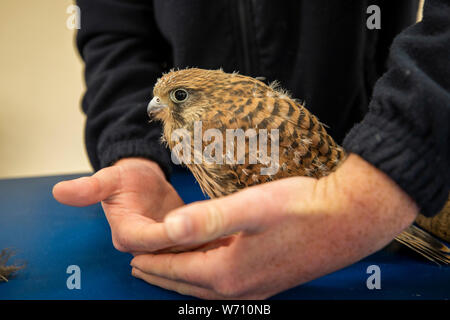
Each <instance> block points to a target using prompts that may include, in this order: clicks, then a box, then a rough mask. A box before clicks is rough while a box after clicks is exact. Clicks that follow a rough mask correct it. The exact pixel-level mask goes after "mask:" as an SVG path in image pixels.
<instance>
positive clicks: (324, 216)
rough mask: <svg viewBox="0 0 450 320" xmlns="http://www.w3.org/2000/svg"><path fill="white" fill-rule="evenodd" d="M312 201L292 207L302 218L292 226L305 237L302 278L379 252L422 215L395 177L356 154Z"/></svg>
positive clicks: (320, 185) (324, 183)
mask: <svg viewBox="0 0 450 320" xmlns="http://www.w3.org/2000/svg"><path fill="white" fill-rule="evenodd" d="M312 199H313V200H312V201H311V202H310V204H309V209H306V210H305V208H302V209H294V210H293V212H300V213H301V214H304V216H302V217H301V220H302V221H301V223H300V221H299V223H297V224H292V227H288V228H293V229H295V228H296V230H295V233H296V234H298V235H301V236H299V237H298V238H299V239H300V240H301V241H300V242H299V243H298V247H297V251H298V252H300V254H299V256H297V257H296V258H295V259H296V261H308V263H305V264H297V266H300V268H299V269H297V272H298V278H297V280H298V281H299V282H306V281H309V280H312V279H314V278H317V277H319V276H322V275H325V274H327V273H330V272H333V271H335V270H338V269H340V268H343V267H345V266H348V265H350V264H352V263H354V262H356V261H358V260H360V259H362V258H364V257H366V256H368V255H370V254H372V253H374V252H376V251H378V250H380V249H381V248H383V247H384V246H386V245H387V244H388V243H389V242H391V241H392V239H393V238H394V237H395V236H397V235H398V234H399V233H401V232H402V231H403V230H404V229H405V228H407V227H408V226H409V225H410V224H411V223H412V222H413V221H414V219H415V218H416V215H417V213H418V208H417V206H416V204H415V202H414V201H413V200H412V199H411V198H410V197H409V196H408V195H407V194H406V193H405V192H404V191H403V190H402V189H401V188H400V187H398V185H397V184H396V183H395V182H394V181H392V179H390V178H389V177H388V176H387V175H386V174H384V173H383V172H381V171H380V170H378V169H376V168H375V167H373V166H372V165H370V164H369V163H367V162H366V161H364V160H363V159H362V158H360V157H359V156H357V155H354V154H352V155H350V156H349V157H348V159H347V160H345V162H344V163H343V164H342V166H341V167H340V168H339V169H338V170H337V171H336V172H334V173H333V174H331V175H330V176H328V177H325V178H322V179H320V180H319V181H318V183H317V185H316V187H315V188H314V192H313V198H312ZM298 206H300V207H302V206H303V204H300V203H299V204H298ZM299 220H300V219H299ZM286 232H289V231H286ZM293 232H294V231H293Z"/></svg>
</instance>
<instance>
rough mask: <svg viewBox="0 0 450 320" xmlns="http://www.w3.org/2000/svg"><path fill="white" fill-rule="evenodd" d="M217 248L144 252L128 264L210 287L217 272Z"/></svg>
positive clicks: (152, 272)
mask: <svg viewBox="0 0 450 320" xmlns="http://www.w3.org/2000/svg"><path fill="white" fill-rule="evenodd" d="M218 250H220V249H215V250H212V251H208V253H205V252H200V251H192V252H185V253H167V254H145V255H140V256H136V257H134V258H133V260H131V263H130V265H131V266H132V267H135V268H138V269H139V270H142V271H143V272H145V273H149V274H152V275H154V276H158V277H163V278H166V279H170V280H174V281H182V282H185V283H190V284H192V285H195V286H198V287H203V288H208V289H210V288H211V284H212V282H213V279H214V277H217V273H218V270H217V269H218V267H217V265H216V263H215V261H220V253H219V252H218ZM211 254H215V259H214V261H213V260H211V259H210V257H211Z"/></svg>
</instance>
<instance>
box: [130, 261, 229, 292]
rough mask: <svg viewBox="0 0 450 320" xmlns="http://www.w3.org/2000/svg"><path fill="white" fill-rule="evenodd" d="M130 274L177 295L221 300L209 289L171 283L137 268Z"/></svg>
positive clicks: (171, 281)
mask: <svg viewBox="0 0 450 320" xmlns="http://www.w3.org/2000/svg"><path fill="white" fill-rule="evenodd" d="M131 274H132V275H133V277H136V278H139V279H142V280H144V281H145V282H148V283H150V284H153V285H155V286H158V287H160V288H164V289H167V290H171V291H175V292H178V293H179V294H183V295H188V296H195V297H197V298H201V299H221V298H222V297H221V296H220V295H218V294H216V293H215V292H214V291H212V290H210V289H206V288H200V287H197V286H195V285H192V284H189V283H183V282H178V281H173V280H169V279H165V278H162V277H158V276H155V275H151V274H148V273H145V272H143V271H141V270H139V269H138V268H133V269H132V270H131Z"/></svg>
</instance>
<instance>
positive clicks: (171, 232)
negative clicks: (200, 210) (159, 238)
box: [164, 214, 191, 241]
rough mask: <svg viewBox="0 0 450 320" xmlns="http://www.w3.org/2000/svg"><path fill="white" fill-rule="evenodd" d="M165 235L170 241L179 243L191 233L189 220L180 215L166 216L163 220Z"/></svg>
mask: <svg viewBox="0 0 450 320" xmlns="http://www.w3.org/2000/svg"><path fill="white" fill-rule="evenodd" d="M164 225H165V226H166V231H167V235H168V236H169V238H170V239H171V240H172V241H180V240H182V239H183V238H186V237H187V236H188V235H189V233H190V232H191V222H190V219H189V218H188V217H187V216H185V215H182V214H173V215H169V216H167V218H166V219H165V220H164Z"/></svg>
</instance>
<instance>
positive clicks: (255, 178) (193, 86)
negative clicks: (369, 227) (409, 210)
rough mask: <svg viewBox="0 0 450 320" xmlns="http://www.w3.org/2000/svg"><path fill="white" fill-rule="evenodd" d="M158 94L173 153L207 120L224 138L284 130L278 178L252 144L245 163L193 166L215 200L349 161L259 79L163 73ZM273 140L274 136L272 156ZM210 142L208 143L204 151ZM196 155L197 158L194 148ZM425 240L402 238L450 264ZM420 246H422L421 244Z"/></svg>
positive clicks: (292, 103) (306, 116) (295, 105)
mask: <svg viewBox="0 0 450 320" xmlns="http://www.w3.org/2000/svg"><path fill="white" fill-rule="evenodd" d="M180 88H181V89H184V90H186V92H187V93H188V98H187V99H186V101H184V102H183V103H175V102H174V101H173V99H172V98H171V97H170V94H171V93H173V92H174V91H176V90H177V89H180ZM153 94H154V96H155V97H158V99H160V101H161V103H162V104H164V105H165V106H166V107H165V108H163V109H161V110H160V109H158V110H157V112H153V111H152V110H150V111H149V112H150V115H151V116H152V118H154V119H157V120H161V121H162V122H163V128H164V134H163V141H165V142H166V143H167V144H168V146H169V148H170V149H173V148H174V146H175V144H176V143H175V142H174V141H172V140H171V137H172V133H173V132H174V130H176V129H180V128H184V129H186V130H187V131H188V132H189V135H190V137H191V139H192V138H193V136H194V122H195V121H202V125H203V132H205V131H206V130H208V129H218V130H219V131H220V132H221V133H222V136H223V139H225V138H224V137H225V136H226V134H225V131H226V129H242V130H243V131H246V130H248V129H255V130H259V129H267V130H268V131H269V130H271V129H278V130H279V169H278V171H277V173H276V174H273V175H261V174H259V172H260V169H261V167H264V166H265V163H264V162H263V161H262V162H263V163H261V161H260V163H257V164H250V163H249V148H248V143H246V147H245V162H244V164H234V165H232V164H226V163H224V164H217V163H205V162H202V163H199V164H195V163H189V164H187V167H188V168H189V169H190V170H191V171H192V173H193V175H194V176H195V178H196V179H197V181H198V182H199V184H200V187H201V188H202V190H203V191H204V192H205V193H206V194H208V195H209V196H210V197H211V198H215V197H220V196H224V195H228V194H231V193H233V192H236V191H238V190H239V189H242V188H245V187H248V186H252V185H255V184H259V183H265V182H268V181H272V180H276V179H281V178H285V177H290V176H309V177H314V178H320V177H323V176H326V175H328V174H329V173H331V172H333V171H334V170H335V169H336V168H337V167H338V166H339V164H340V163H341V161H342V160H343V159H345V157H346V154H345V151H344V150H343V148H342V147H341V146H339V145H338V144H337V143H335V142H334V140H333V139H332V137H331V136H329V135H328V134H327V132H326V130H325V128H324V125H323V124H322V123H320V122H319V120H318V119H317V118H316V117H315V116H314V115H312V114H311V113H310V112H309V111H308V110H307V109H306V108H305V106H304V105H303V104H302V103H300V102H299V101H297V100H295V99H292V98H291V97H290V96H289V94H288V93H287V92H285V91H284V90H282V89H280V88H278V86H277V85H276V84H271V85H266V84H265V83H263V82H261V81H259V80H257V79H254V78H250V77H246V76H242V75H239V74H237V73H232V74H228V73H225V72H223V71H222V70H203V69H196V68H192V69H184V70H178V71H172V72H169V73H168V74H165V75H163V76H162V77H161V78H160V79H159V80H158V82H157V83H156V85H155V87H154V90H153ZM270 139H271V138H270V135H269V137H268V143H267V144H268V147H267V150H268V153H269V154H270V145H271V144H270V141H271V140H270ZM246 142H248V141H246ZM209 143H211V142H210V141H208V142H207V143H205V142H203V141H202V146H201V150H204V148H205V147H206V146H207V145H208V144H209ZM223 145H225V141H223ZM235 151H236V150H235ZM190 152H191V158H192V159H193V158H194V156H195V154H194V148H191V149H190ZM262 160H264V159H262ZM418 220H419V221H420V219H418ZM446 220H448V219H446ZM419 237H420V235H418V233H417V232H416V231H415V230H413V227H411V228H410V229H407V230H405V231H404V232H403V233H402V234H401V235H400V236H399V238H398V240H399V241H401V242H403V243H405V244H407V245H408V246H410V247H413V249H415V250H416V251H418V252H420V253H421V254H423V255H425V256H426V257H427V258H429V259H432V260H434V261H439V262H444V263H449V262H450V257H449V256H448V255H442V253H441V252H437V249H435V248H434V247H433V246H431V245H430V247H429V248H427V250H428V251H430V252H432V254H431V255H430V254H427V253H424V250H423V246H424V245H425V246H426V245H428V244H429V241H428V240H427V239H423V238H419ZM419 242H420V248H419V247H418V246H417V244H418V243H419ZM424 243H425V244H424ZM419 249H420V250H419ZM436 256H438V258H436ZM439 257H440V258H439Z"/></svg>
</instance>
